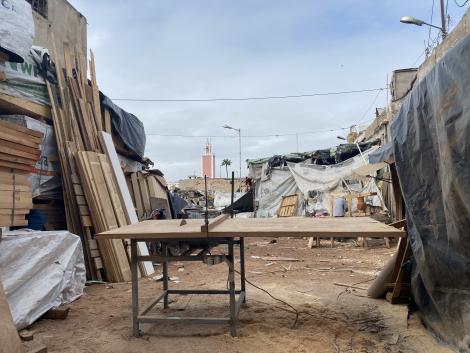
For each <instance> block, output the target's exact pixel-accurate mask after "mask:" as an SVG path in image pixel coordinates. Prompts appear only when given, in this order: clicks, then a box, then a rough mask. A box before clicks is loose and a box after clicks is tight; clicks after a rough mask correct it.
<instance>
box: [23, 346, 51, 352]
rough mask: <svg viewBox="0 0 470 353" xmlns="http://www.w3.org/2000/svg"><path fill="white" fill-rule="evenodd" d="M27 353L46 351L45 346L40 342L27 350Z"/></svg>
mask: <svg viewBox="0 0 470 353" xmlns="http://www.w3.org/2000/svg"><path fill="white" fill-rule="evenodd" d="M27 353H47V347H46V346H45V345H44V344H41V345H39V346H36V347H34V348H32V349H30V350H28V352H27Z"/></svg>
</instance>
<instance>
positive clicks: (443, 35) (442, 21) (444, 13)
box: [441, 0, 447, 38]
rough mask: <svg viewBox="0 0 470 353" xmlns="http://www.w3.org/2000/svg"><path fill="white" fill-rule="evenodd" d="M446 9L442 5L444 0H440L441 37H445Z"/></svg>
mask: <svg viewBox="0 0 470 353" xmlns="http://www.w3.org/2000/svg"><path fill="white" fill-rule="evenodd" d="M446 22H447V21H446V10H445V6H444V0H441V23H442V28H441V31H442V38H445V37H447V23H446Z"/></svg>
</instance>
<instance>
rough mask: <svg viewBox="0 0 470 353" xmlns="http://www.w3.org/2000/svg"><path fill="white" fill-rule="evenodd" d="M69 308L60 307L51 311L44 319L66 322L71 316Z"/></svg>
mask: <svg viewBox="0 0 470 353" xmlns="http://www.w3.org/2000/svg"><path fill="white" fill-rule="evenodd" d="M69 311H70V308H69V307H68V306H60V307H58V308H52V309H49V310H48V311H47V312H46V313H45V314H44V315H43V316H42V317H43V318H44V319H50V320H65V319H66V318H67V316H68V314H69Z"/></svg>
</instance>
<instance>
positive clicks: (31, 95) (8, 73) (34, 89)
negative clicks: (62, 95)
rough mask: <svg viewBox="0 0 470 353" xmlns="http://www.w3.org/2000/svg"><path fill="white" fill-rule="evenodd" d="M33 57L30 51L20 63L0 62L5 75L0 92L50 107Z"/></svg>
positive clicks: (0, 67)
mask: <svg viewBox="0 0 470 353" xmlns="http://www.w3.org/2000/svg"><path fill="white" fill-rule="evenodd" d="M25 2H26V1H25ZM0 3H1V1H0ZM33 55H36V52H35V51H34V50H33V49H31V51H30V53H29V54H28V55H27V56H26V57H24V62H22V63H16V62H11V61H6V62H0V71H3V73H4V74H5V79H4V80H2V81H0V92H1V93H4V94H7V95H9V96H13V97H17V98H21V99H23V100H26V101H31V102H34V103H37V104H42V105H50V100H49V93H48V92H47V86H46V81H45V80H44V77H43V75H42V73H41V71H40V69H39V67H38V65H37V63H36V61H35V60H34V57H33Z"/></svg>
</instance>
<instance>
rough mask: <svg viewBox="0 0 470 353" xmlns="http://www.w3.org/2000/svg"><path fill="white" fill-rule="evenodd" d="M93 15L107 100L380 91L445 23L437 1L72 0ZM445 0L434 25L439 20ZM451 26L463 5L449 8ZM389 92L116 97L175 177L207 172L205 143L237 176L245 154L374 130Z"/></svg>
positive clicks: (416, 59) (150, 152)
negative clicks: (418, 22)
mask: <svg viewBox="0 0 470 353" xmlns="http://www.w3.org/2000/svg"><path fill="white" fill-rule="evenodd" d="M69 1H70V2H71V3H72V4H73V6H74V7H75V8H76V9H77V10H78V11H80V12H81V13H82V14H83V15H84V16H85V17H86V18H87V22H88V46H89V48H91V49H93V51H94V54H95V64H96V70H97V80H98V85H99V88H100V90H101V91H103V92H104V93H105V94H106V95H107V96H108V97H110V98H112V99H122V98H124V99H128V98H131V99H210V98H243V97H266V96H285V95H299V94H312V93H326V92H340V91H352V90H367V89H376V88H384V87H386V85H387V78H390V77H391V74H392V71H393V70H396V69H402V68H409V67H416V66H417V65H419V64H420V63H421V62H422V61H423V60H424V59H425V56H424V48H425V44H424V43H425V41H427V40H428V39H429V38H430V39H431V41H432V40H433V39H435V38H436V37H437V36H438V32H439V31H438V30H434V29H433V30H431V32H430V33H429V30H428V28H427V27H424V26H423V27H418V26H413V25H405V24H401V23H400V22H399V19H400V17H401V16H404V15H412V16H414V17H417V18H420V19H423V20H425V21H428V22H430V21H431V13H432V7H433V1H432V0H413V1H409V0H382V1H373V0H329V1H311V0H306V1H303V0H290V1H285V0H284V1H280V0H237V1H229V0H218V1H215V0H214V1H204V0H192V1H189V0H186V1H185V0H180V1H174V0H173V1H160V0H140V1H124V0H113V1H111V0H99V1H96V0H69ZM438 5H439V1H438V0H435V5H434V11H433V20H432V22H433V23H434V24H435V25H440V16H439V14H440V12H439V6H438ZM448 13H449V15H450V17H451V26H453V25H455V24H456V23H457V22H458V20H459V19H460V18H461V17H462V15H463V13H464V9H462V8H459V7H457V6H456V4H455V3H454V2H453V1H452V0H451V1H449V3H448ZM386 101H387V92H386V90H382V91H370V92H362V93H353V94H343V95H329V96H314V97H305V98H291V99H276V100H248V101H216V102H131V101H117V100H116V101H115V103H117V104H118V105H119V106H121V107H122V108H124V109H125V110H127V111H129V112H131V113H133V114H134V115H136V116H137V117H138V118H139V119H140V120H142V121H143V123H144V125H145V130H146V133H147V143H146V152H145V154H146V156H148V157H149V158H151V159H152V160H153V161H154V162H155V167H156V168H158V169H160V170H161V171H162V172H163V173H164V174H165V177H166V179H167V180H168V181H177V180H179V179H183V178H186V177H187V176H188V175H194V174H195V175H200V174H201V154H202V152H203V148H204V145H205V143H206V142H207V141H210V142H211V144H212V150H213V152H214V154H215V156H216V166H217V168H216V176H217V177H218V176H219V173H221V174H222V177H225V168H220V167H219V166H220V164H221V161H222V159H226V158H227V159H230V160H231V161H232V165H231V166H230V168H229V172H230V170H231V169H233V170H234V171H236V172H237V173H238V164H239V156H238V148H239V145H238V138H237V136H236V132H235V131H232V130H227V129H223V128H222V126H223V125H225V124H228V125H230V126H233V127H235V128H239V129H241V135H242V146H241V147H242V161H243V163H242V175H243V176H245V175H246V174H247V169H246V163H245V160H246V159H248V158H261V157H268V156H272V155H275V154H286V153H290V152H296V151H301V152H302V151H311V150H315V149H320V148H329V147H331V146H335V145H337V144H339V143H341V141H340V140H339V139H338V138H337V136H346V135H347V132H348V129H349V127H350V126H351V125H367V123H369V122H370V121H371V120H372V119H373V118H374V114H375V107H383V106H385V105H386Z"/></svg>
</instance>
